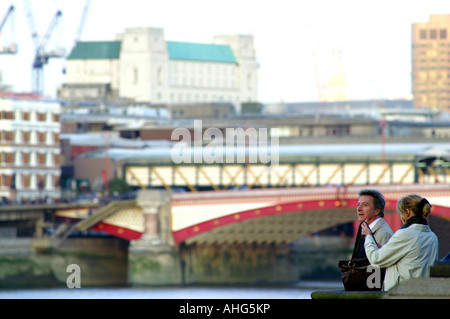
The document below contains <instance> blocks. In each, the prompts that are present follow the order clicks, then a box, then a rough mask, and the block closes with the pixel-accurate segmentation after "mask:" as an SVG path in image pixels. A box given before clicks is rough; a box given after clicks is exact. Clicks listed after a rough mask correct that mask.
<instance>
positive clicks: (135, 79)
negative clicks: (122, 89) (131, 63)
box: [133, 68, 138, 84]
mask: <svg viewBox="0 0 450 319" xmlns="http://www.w3.org/2000/svg"><path fill="white" fill-rule="evenodd" d="M133 83H134V84H137V83H138V69H137V68H134V69H133Z"/></svg>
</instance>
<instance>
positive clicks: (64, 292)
mask: <svg viewBox="0 0 450 319" xmlns="http://www.w3.org/2000/svg"><path fill="white" fill-rule="evenodd" d="M329 289H343V286H342V283H340V282H335V281H330V282H328V281H301V282H299V283H297V284H293V285H285V286H264V287H255V286H252V287H248V286H242V287H233V286H226V287H217V286H207V287H205V286H196V287H157V288H156V287H155V288H153V287H152V288H148V287H145V288H140V287H139V288H136V287H121V288H91V287H88V288H83V287H81V288H72V289H70V288H46V289H17V290H16V289H8V290H0V299H311V292H313V291H316V290H329Z"/></svg>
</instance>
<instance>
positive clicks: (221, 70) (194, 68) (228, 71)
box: [170, 62, 236, 76]
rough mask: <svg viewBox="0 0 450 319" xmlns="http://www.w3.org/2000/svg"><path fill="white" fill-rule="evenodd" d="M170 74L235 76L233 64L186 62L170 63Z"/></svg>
mask: <svg viewBox="0 0 450 319" xmlns="http://www.w3.org/2000/svg"><path fill="white" fill-rule="evenodd" d="M170 69H171V71H172V73H174V74H178V73H183V74H187V73H189V74H196V73H198V74H200V75H202V74H214V75H216V76H219V75H225V76H227V75H228V76H235V75H236V66H235V65H234V64H232V65H230V64H209V63H207V64H205V63H186V62H172V63H171V64H170Z"/></svg>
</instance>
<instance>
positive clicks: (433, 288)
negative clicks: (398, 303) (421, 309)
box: [384, 277, 450, 299]
mask: <svg viewBox="0 0 450 319" xmlns="http://www.w3.org/2000/svg"><path fill="white" fill-rule="evenodd" d="M384 298H386V299H414V298H417V299H430V298H432V299H438V298H443V299H450V278H444V277H442V278H412V279H410V280H408V281H405V282H402V283H400V284H398V285H397V286H395V287H394V288H392V289H391V290H390V291H388V292H387V293H386V295H385V296H384Z"/></svg>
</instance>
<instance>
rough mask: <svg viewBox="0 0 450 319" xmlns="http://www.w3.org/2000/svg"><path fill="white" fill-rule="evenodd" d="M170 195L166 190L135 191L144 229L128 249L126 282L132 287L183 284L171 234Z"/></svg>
mask: <svg viewBox="0 0 450 319" xmlns="http://www.w3.org/2000/svg"><path fill="white" fill-rule="evenodd" d="M170 195H171V194H170V193H169V192H167V191H165V190H141V191H140V192H138V195H137V198H136V203H137V205H138V206H140V207H141V208H142V212H143V214H144V232H143V234H142V237H141V238H140V239H139V240H135V241H131V242H130V246H129V249H128V283H129V284H130V285H132V286H137V285H179V284H182V275H181V274H182V272H181V263H180V257H179V252H178V248H177V245H176V244H175V242H174V240H173V237H172V235H171V233H172V232H171V227H170V225H171V221H170V218H171V196H170Z"/></svg>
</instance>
